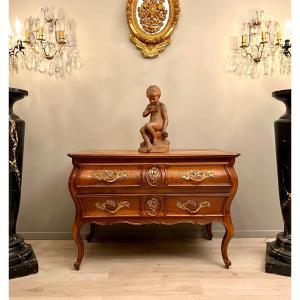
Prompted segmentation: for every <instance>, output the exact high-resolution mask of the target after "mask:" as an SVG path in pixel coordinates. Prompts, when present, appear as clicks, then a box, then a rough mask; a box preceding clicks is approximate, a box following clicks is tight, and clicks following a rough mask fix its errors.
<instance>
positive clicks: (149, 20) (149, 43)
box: [126, 0, 180, 58]
mask: <svg viewBox="0 0 300 300" xmlns="http://www.w3.org/2000/svg"><path fill="white" fill-rule="evenodd" d="M166 2H168V4H169V5H168V6H169V9H168V10H167V5H166ZM138 4H139V7H137V5H138ZM126 11H127V21H128V25H129V28H130V32H131V33H130V40H131V41H132V42H133V43H134V44H135V45H136V47H137V48H139V49H140V50H141V52H142V55H143V56H144V57H147V58H149V57H155V56H157V55H158V53H159V52H160V51H162V50H164V49H165V48H166V46H168V45H169V44H170V42H171V34H172V32H173V30H174V28H175V25H176V23H177V21H178V17H179V12H180V8H179V0H127V6H126ZM139 20H140V21H139ZM163 23H165V24H164V25H162V24H163Z"/></svg>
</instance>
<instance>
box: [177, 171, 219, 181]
mask: <svg viewBox="0 0 300 300" xmlns="http://www.w3.org/2000/svg"><path fill="white" fill-rule="evenodd" d="M178 175H179V176H180V178H182V179H185V180H191V181H197V182H201V181H203V180H204V179H206V178H213V177H215V175H214V173H213V172H212V171H194V170H190V171H187V172H179V173H178Z"/></svg>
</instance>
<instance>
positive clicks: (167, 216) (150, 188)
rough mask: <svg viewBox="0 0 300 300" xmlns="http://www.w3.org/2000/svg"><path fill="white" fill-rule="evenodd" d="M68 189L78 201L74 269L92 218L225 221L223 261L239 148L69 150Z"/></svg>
mask: <svg viewBox="0 0 300 300" xmlns="http://www.w3.org/2000/svg"><path fill="white" fill-rule="evenodd" d="M68 156H70V157H71V158H72V163H73V170H72V172H71V174H70V178H69V190H70V193H71V196H72V199H73V201H74V204H75V207H76V214H75V221H74V224H73V227H72V236H73V239H74V241H75V243H76V245H77V249H78V253H77V260H76V261H75V263H74V267H75V269H77V270H79V268H80V264H81V262H82V258H83V254H84V244H83V241H82V238H81V236H80V228H81V226H82V225H84V224H87V223H94V224H115V223H130V224H150V223H158V224H176V223H195V224H207V228H208V233H209V235H211V223H212V222H219V223H222V224H223V225H224V227H225V235H224V237H223V240H222V245H221V252H222V257H223V260H224V263H225V267H226V268H229V266H230V265H231V262H230V260H229V258H228V254H227V248H228V243H229V241H230V240H231V238H232V237H233V233H234V228H233V224H232V220H231V214H230V206H231V202H232V200H233V197H234V195H235V193H236V190H237V187H238V179H237V175H236V173H235V170H234V162H235V158H236V157H237V156H239V154H237V153H232V152H226V151H220V150H186V151H181V150H174V151H170V152H168V153H139V152H137V151H128V150H127V151H83V152H78V153H69V154H68Z"/></svg>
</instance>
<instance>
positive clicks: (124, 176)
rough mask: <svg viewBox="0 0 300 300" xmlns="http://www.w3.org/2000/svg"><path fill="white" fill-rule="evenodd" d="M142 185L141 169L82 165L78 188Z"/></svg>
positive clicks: (77, 180)
mask: <svg viewBox="0 0 300 300" xmlns="http://www.w3.org/2000/svg"><path fill="white" fill-rule="evenodd" d="M140 185H141V169H140V167H139V166H130V165H122V166H119V165H81V166H80V170H79V174H78V176H77V178H76V186H97V187H101V186H102V187H107V186H115V187H116V186H118V187H122V186H124V187H125V186H126V187H135V186H140Z"/></svg>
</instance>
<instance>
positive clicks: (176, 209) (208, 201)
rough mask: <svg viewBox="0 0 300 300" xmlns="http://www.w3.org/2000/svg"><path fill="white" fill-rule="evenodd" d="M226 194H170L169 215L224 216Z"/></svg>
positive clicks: (167, 206) (167, 200)
mask: <svg viewBox="0 0 300 300" xmlns="http://www.w3.org/2000/svg"><path fill="white" fill-rule="evenodd" d="M225 200H226V197H224V196H188V195H186V196H168V197H167V199H166V209H165V211H166V215H167V216H191V215H193V216H197V215H200V216H222V215H223V214H224V212H223V210H224V203H225Z"/></svg>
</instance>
